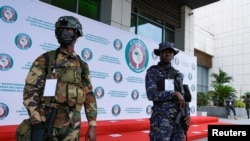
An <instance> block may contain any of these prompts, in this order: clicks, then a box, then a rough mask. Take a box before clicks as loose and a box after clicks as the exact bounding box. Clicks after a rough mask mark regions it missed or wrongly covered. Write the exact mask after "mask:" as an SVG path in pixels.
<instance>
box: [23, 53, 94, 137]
mask: <svg viewBox="0 0 250 141" xmlns="http://www.w3.org/2000/svg"><path fill="white" fill-rule="evenodd" d="M50 61H51V60H50ZM54 62H55V64H56V65H55V70H54V72H52V74H51V76H48V75H47V73H48V72H46V65H45V58H44V56H43V55H41V56H39V57H38V58H37V59H36V60H35V61H34V63H33V65H32V66H31V68H30V71H29V73H28V75H27V77H26V84H25V87H24V94H23V100H24V102H23V103H24V105H25V107H26V108H27V110H28V112H29V116H30V119H31V122H32V123H37V122H45V121H46V116H45V115H46V110H45V109H44V106H45V105H46V103H50V106H51V107H56V108H58V113H57V116H56V121H55V123H54V128H53V136H54V137H55V139H54V140H55V141H56V140H57V139H58V140H59V141H75V140H78V138H79V135H80V126H81V113H80V111H81V108H82V106H83V105H84V108H85V113H86V117H87V120H88V124H89V125H90V126H96V117H97V104H96V99H95V96H94V94H93V90H92V89H93V88H92V85H91V81H90V72H89V68H88V64H87V63H85V62H83V63H84V66H83V67H84V69H82V68H81V65H80V62H79V59H78V58H77V56H76V54H75V53H73V55H72V54H69V53H67V52H66V51H63V50H61V49H60V50H59V51H58V53H57V57H56V60H55V58H54ZM47 69H48V68H47ZM49 71H50V70H49ZM82 71H83V72H82ZM46 77H47V78H51V77H52V78H56V79H57V86H56V94H55V96H54V97H52V98H48V97H43V90H44V85H45V80H46Z"/></svg>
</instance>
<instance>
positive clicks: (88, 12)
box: [78, 0, 100, 20]
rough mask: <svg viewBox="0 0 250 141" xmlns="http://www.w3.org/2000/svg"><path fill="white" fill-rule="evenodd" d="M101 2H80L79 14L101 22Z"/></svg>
mask: <svg viewBox="0 0 250 141" xmlns="http://www.w3.org/2000/svg"><path fill="white" fill-rule="evenodd" d="M99 7H100V1H99V0H79V9H78V14H80V15H83V16H85V17H88V18H91V19H94V20H99Z"/></svg>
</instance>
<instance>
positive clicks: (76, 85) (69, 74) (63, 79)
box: [42, 49, 87, 111]
mask: <svg viewBox="0 0 250 141" xmlns="http://www.w3.org/2000/svg"><path fill="white" fill-rule="evenodd" d="M58 51H59V49H57V50H52V51H48V52H46V53H44V54H43V56H44V59H45V72H46V74H47V75H46V78H47V79H50V78H52V77H51V76H52V75H53V74H56V79H57V88H56V93H55V97H52V98H48V97H42V102H44V103H57V104H61V105H65V106H66V107H67V106H69V107H71V108H75V109H76V110H77V111H81V108H82V105H83V102H84V100H85V97H86V96H85V94H84V87H83V84H82V79H83V76H84V75H85V74H84V73H85V71H84V70H85V68H86V65H87V64H86V63H85V62H83V61H82V60H81V58H80V56H78V55H77V58H78V61H79V63H80V67H77V66H67V67H65V66H64V64H65V63H67V62H66V61H64V62H60V63H59V64H56V60H57V55H58Z"/></svg>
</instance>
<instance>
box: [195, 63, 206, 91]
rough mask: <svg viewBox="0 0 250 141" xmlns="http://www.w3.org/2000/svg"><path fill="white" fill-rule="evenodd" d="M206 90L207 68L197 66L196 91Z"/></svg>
mask: <svg viewBox="0 0 250 141" xmlns="http://www.w3.org/2000/svg"><path fill="white" fill-rule="evenodd" d="M207 91H208V68H206V67H201V66H198V67H197V92H207Z"/></svg>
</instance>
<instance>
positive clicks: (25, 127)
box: [15, 119, 31, 141]
mask: <svg viewBox="0 0 250 141" xmlns="http://www.w3.org/2000/svg"><path fill="white" fill-rule="evenodd" d="M15 137H16V140H17V141H30V140H31V139H30V137H31V122H30V120H29V119H24V120H23V121H22V122H21V124H20V125H18V127H17V129H16V135H15Z"/></svg>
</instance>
